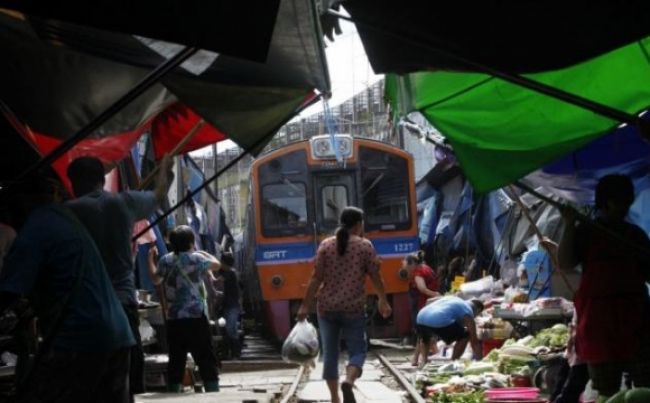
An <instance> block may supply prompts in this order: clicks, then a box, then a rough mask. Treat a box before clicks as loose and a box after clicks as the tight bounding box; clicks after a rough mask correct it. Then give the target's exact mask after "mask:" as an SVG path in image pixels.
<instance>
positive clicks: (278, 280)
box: [271, 274, 284, 288]
mask: <svg viewBox="0 0 650 403" xmlns="http://www.w3.org/2000/svg"><path fill="white" fill-rule="evenodd" d="M271 285H272V286H273V287H274V288H280V287H282V285H284V277H282V276H280V275H277V274H276V275H275V276H273V277H271Z"/></svg>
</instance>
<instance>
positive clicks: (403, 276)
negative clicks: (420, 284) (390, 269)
mask: <svg viewBox="0 0 650 403" xmlns="http://www.w3.org/2000/svg"><path fill="white" fill-rule="evenodd" d="M397 275H398V276H399V278H400V279H402V280H408V278H409V272H408V270H406V269H400V271H398V272H397Z"/></svg>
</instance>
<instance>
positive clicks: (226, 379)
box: [135, 368, 297, 403]
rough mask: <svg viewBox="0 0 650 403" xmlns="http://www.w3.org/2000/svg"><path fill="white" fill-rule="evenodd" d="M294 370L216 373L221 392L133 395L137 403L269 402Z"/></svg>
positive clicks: (280, 391) (279, 391) (289, 380)
mask: <svg viewBox="0 0 650 403" xmlns="http://www.w3.org/2000/svg"><path fill="white" fill-rule="evenodd" d="M296 371H297V369H295V368H291V369H274V370H265V371H251V372H230V373H228V372H226V373H221V374H219V378H220V381H219V384H220V387H221V391H220V392H218V393H194V392H190V391H189V390H190V389H189V388H186V390H187V392H185V393H180V394H172V393H146V394H142V395H138V396H136V399H135V401H136V402H137V403H148V402H154V401H161V402H165V403H208V402H210V403H212V402H219V403H235V402H236V403H241V402H246V403H270V402H272V401H273V399H274V398H277V397H279V396H281V395H282V393H283V391H284V390H286V389H287V388H288V385H290V384H291V382H293V380H294V377H295V376H296Z"/></svg>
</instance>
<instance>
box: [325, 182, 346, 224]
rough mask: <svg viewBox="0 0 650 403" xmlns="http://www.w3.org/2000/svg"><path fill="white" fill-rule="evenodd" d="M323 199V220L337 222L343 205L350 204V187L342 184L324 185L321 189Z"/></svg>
mask: <svg viewBox="0 0 650 403" xmlns="http://www.w3.org/2000/svg"><path fill="white" fill-rule="evenodd" d="M321 200H322V201H323V221H324V222H325V223H332V222H333V223H334V226H336V223H337V222H338V220H339V215H340V214H341V210H343V207H346V206H347V205H348V203H349V202H348V189H347V188H346V187H345V186H342V185H335V186H323V188H322V190H321Z"/></svg>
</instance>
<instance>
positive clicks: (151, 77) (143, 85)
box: [18, 47, 198, 179]
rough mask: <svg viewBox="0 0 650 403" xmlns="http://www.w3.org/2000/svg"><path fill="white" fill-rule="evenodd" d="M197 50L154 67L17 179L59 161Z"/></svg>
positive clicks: (195, 49)
mask: <svg viewBox="0 0 650 403" xmlns="http://www.w3.org/2000/svg"><path fill="white" fill-rule="evenodd" d="M197 50H198V49H197V48H193V47H185V48H183V49H182V50H181V51H179V52H178V53H177V54H176V55H174V57H172V58H171V59H169V60H166V61H165V62H164V63H162V64H161V65H159V66H158V67H156V68H155V69H154V70H153V71H151V73H149V74H148V75H147V76H146V77H145V78H143V79H142V81H140V82H139V83H138V84H137V85H136V86H135V87H133V88H132V89H131V90H130V91H128V92H127V93H126V94H124V95H123V96H122V97H121V98H120V99H118V100H117V101H115V103H113V104H112V105H111V106H109V107H108V108H107V109H106V110H105V111H104V112H102V113H100V114H99V115H97V116H96V117H95V118H94V119H92V120H91V121H90V122H88V124H86V126H84V127H82V128H81V129H80V130H79V131H78V132H77V133H75V134H74V135H73V136H71V137H69V138H67V139H66V140H65V141H64V142H63V143H61V144H60V145H59V146H58V147H57V148H55V149H54V150H53V151H52V152H51V153H49V154H48V155H46V156H45V157H43V158H41V159H40V160H39V161H38V162H36V163H35V164H34V165H32V166H31V167H29V168H28V169H27V170H25V172H23V173H22V174H21V175H19V177H18V179H22V178H24V177H25V176H27V175H29V174H32V173H34V172H36V171H38V170H39V169H41V168H43V167H45V166H47V165H50V164H51V163H53V162H54V161H56V160H57V159H59V158H60V157H61V156H62V155H63V154H65V153H66V152H67V151H69V150H70V149H71V148H72V147H74V146H75V145H76V144H77V143H79V142H80V141H81V140H83V139H85V138H86V137H88V136H90V135H91V134H92V133H93V132H94V131H95V130H97V129H98V128H99V127H100V126H101V125H102V124H104V123H106V122H107V121H108V120H109V119H111V118H112V117H113V116H115V115H116V114H117V113H118V112H119V111H121V110H122V109H124V108H125V107H126V106H127V105H128V104H129V103H131V101H133V100H134V99H136V98H137V97H138V96H140V95H141V94H142V93H144V92H145V91H147V90H148V89H149V88H151V87H152V86H153V85H154V84H156V83H157V82H158V81H159V80H160V79H161V78H162V77H164V76H165V75H166V74H167V73H169V72H170V71H172V70H174V69H175V68H176V67H178V66H179V65H180V64H182V63H183V62H184V61H185V60H187V59H188V58H189V57H191V56H192V55H193V54H194V53H196V51H197Z"/></svg>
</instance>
